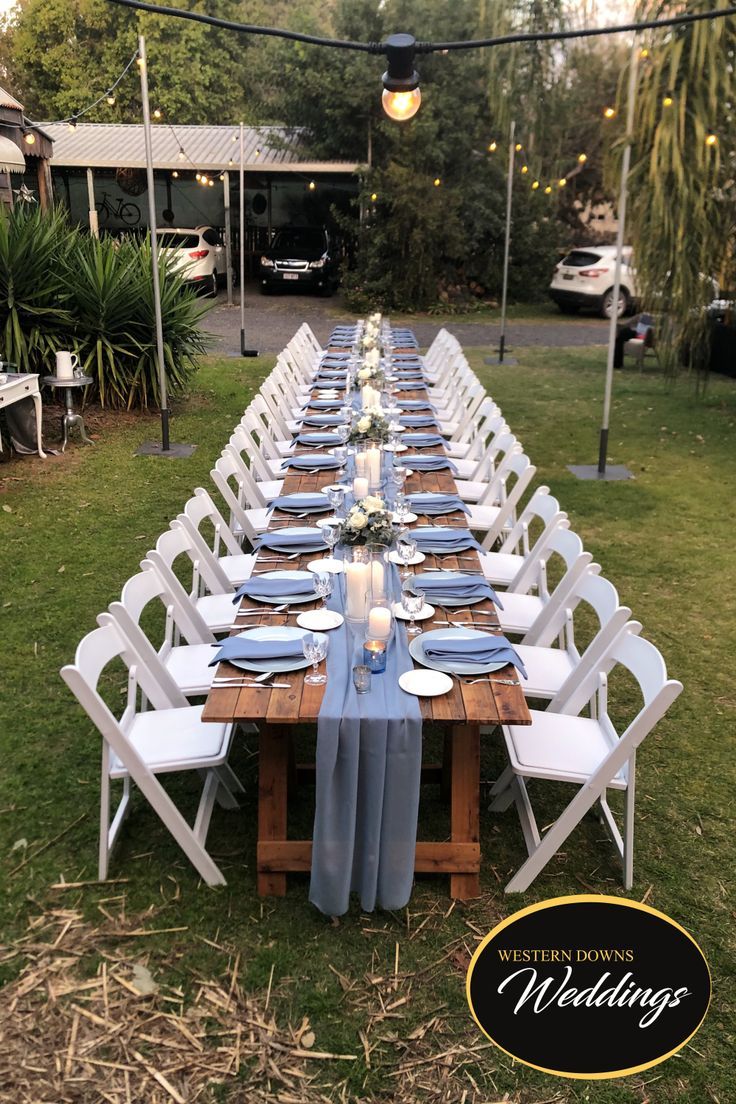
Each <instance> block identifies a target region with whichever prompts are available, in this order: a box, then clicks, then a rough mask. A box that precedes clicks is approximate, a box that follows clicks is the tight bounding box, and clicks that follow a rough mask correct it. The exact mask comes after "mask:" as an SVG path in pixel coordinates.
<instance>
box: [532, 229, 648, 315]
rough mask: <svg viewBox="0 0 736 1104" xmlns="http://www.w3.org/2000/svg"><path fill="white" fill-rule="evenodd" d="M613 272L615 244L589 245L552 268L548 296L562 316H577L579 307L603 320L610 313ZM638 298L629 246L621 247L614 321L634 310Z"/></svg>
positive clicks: (571, 253) (574, 251) (564, 258)
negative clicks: (597, 313)
mask: <svg viewBox="0 0 736 1104" xmlns="http://www.w3.org/2000/svg"><path fill="white" fill-rule="evenodd" d="M615 269H616V246H615V245H592V246H586V247H583V248H581V249H573V250H571V252H570V253H568V254H567V256H566V257H563V259H562V260H561V261H560V263H559V264H558V265H557V266H556V268H555V271H554V274H553V276H552V283H551V284H550V286H549V294H550V296H551V298H552V299H554V301H555V303H557V306H558V307H559V308H560V310H561V311H562V312H563V314H577V312H578V311H579V310H580V308H581V307H592V308H593V309H594V310H597V311H600V313H601V314H602V315H603V317H604V318H610V317H611V313H612V311H613V279H614V276H615ZM637 298H638V291H637V286H636V271H635V269H634V267H633V258H632V255H631V247H630V246H624V249H623V256H622V264H621V295H620V297H619V301H618V310H617V311H616V316H617V317H618V318H620V317H621V315H623V314H629V313H631V311H632V310H633V309H634V307H635V305H636V301H637Z"/></svg>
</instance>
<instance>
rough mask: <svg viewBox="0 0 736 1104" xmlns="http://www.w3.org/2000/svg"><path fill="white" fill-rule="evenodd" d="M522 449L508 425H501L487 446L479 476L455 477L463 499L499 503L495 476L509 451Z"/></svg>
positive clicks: (469, 502) (471, 501)
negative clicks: (469, 477) (471, 477)
mask: <svg viewBox="0 0 736 1104" xmlns="http://www.w3.org/2000/svg"><path fill="white" fill-rule="evenodd" d="M522 451H523V450H522V447H521V442H520V441H518V440H517V438H516V437H515V436H514V434H513V433H511V432H509V429H508V426H506V425H505V424H504V425H503V426H502V427H500V429H499V431H498V433H496V434H495V436H494V437H492V438H491V440H490V441H489V443H488V445H487V446H486V451H485V453H484V456H483V462H482V465H481V467H480V470H479V471H478V472H477V474H478V476H479V478H477V479H474V480H470V479H462V478H456V479H455V486H456V488H457V493H458V494H459V495H460V497H461V498H462V500H463V501H464V502H467V503H468V504H472V503H481V504H482V505H487V506H493V505H494V504H497V503H498V483H497V482H496V483H494V478H495V477H496V476H497V474H498V469H499V467H501V465H502V463H503V461H504V459H505V458H506V457H507V456H508V455H509V453H514V452H522ZM453 463H455V465H456V466H457V462H456V461H453ZM471 463H472V464H473V465H474V467H476V468H477V465H476V463H475V461H471Z"/></svg>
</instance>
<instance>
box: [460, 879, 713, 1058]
mask: <svg viewBox="0 0 736 1104" xmlns="http://www.w3.org/2000/svg"><path fill="white" fill-rule="evenodd" d="M710 993H711V984H710V972H709V970H708V964H707V962H706V960H705V956H704V955H703V952H702V951H701V950H700V947H698V945H697V943H696V942H695V940H694V939H693V938H692V937H691V936H690V935H688V933H687V932H686V931H685V929H684V928H681V927H680V925H679V924H677V923H675V921H674V920H671V919H670V918H669V917H668V916H665V915H664V913H662V912H658V911H657V910H656V909H653V908H650V907H649V906H648V905H640V904H638V903H637V902H635V901H626V900H624V899H623V898H620V897H604V896H601V897H597V896H587V895H586V896H576V897H556V898H553V899H552V900H549V901H542V902H541V903H540V904H538V905H531V906H530V907H529V908H525V909H522V911H521V912H516V913H514V915H513V916H509V917H508V918H507V919H506V920H504V921H503V922H502V923H501V924H499V925H498V927H496V928H494V929H493V931H492V932H490V933H489V934H488V935H487V936H486V937H485V939H484V940H483V942H482V943H481V945H480V947H479V948H478V950H477V951H476V952H475V954H474V955H473V960H472V962H471V963H470V968H469V970H468V980H467V995H468V1003H469V1004H470V1011H471V1012H472V1013H473V1016H474V1018H475V1020H476V1022H477V1024H478V1026H479V1027H480V1028H481V1029H482V1030H483V1032H484V1033H485V1034H486V1035H487V1036H488V1038H489V1039H490V1040H491V1042H492V1043H495V1044H496V1046H498V1047H500V1048H501V1049H502V1050H504V1051H506V1053H507V1054H510V1055H511V1056H512V1057H513V1058H516V1059H518V1061H520V1062H524V1063H525V1064H526V1065H528V1066H533V1067H534V1068H535V1069H538V1070H541V1071H542V1072H543V1073H552V1074H556V1075H557V1076H558V1077H584V1078H603V1077H623V1076H625V1075H626V1074H630V1073H639V1072H640V1071H641V1070H645V1069H648V1068H649V1067H650V1066H655V1065H656V1064H657V1063H658V1062H663V1061H664V1060H665V1058H669V1057H670V1056H671V1055H672V1054H674V1053H675V1052H676V1051H677V1050H680V1048H681V1047H683V1046H684V1045H685V1043H686V1042H687V1041H688V1039H690V1038H692V1036H693V1035H694V1034H695V1032H696V1031H697V1030H698V1028H699V1027H700V1025H701V1023H702V1022H703V1019H704V1018H705V1014H706V1012H707V1010H708V1004H709V1001H710Z"/></svg>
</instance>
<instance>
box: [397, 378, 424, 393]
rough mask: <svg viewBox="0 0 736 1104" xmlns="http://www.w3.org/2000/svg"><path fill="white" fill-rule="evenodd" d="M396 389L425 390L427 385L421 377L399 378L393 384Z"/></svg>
mask: <svg viewBox="0 0 736 1104" xmlns="http://www.w3.org/2000/svg"><path fill="white" fill-rule="evenodd" d="M394 387H395V388H396V390H397V391H426V390H427V385H426V383H424V381H423V380H422V379H418V380H399V381H398V382H397V383H395V384H394Z"/></svg>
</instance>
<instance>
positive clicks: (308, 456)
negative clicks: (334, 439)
mask: <svg viewBox="0 0 736 1104" xmlns="http://www.w3.org/2000/svg"><path fill="white" fill-rule="evenodd" d="M339 467H340V463H339V461H337V460H336V459H335V457H334V456H320V455H316V456H315V455H314V453H311V452H309V453H305V452H302V453H300V454H299V455H298V456H290V457H289V459H288V460H284V462H283V464H282V465H281V469H282V471H284V470H285V469H286V468H298V469H299V471H311V470H312V468H322V469H323V470H324V471H329V470H330V468H339Z"/></svg>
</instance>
